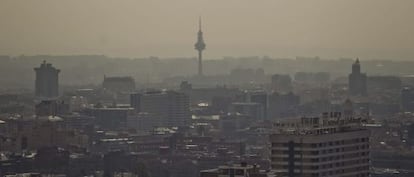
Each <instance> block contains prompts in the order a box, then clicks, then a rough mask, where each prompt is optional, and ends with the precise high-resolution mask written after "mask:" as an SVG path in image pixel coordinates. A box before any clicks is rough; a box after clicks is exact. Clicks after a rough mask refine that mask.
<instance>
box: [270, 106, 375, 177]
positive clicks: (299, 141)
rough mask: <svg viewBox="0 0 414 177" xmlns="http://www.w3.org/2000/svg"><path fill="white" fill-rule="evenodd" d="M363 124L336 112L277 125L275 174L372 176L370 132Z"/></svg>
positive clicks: (293, 176)
mask: <svg viewBox="0 0 414 177" xmlns="http://www.w3.org/2000/svg"><path fill="white" fill-rule="evenodd" d="M361 121H363V120H362V119H361V118H358V119H357V118H353V117H348V116H344V117H343V116H341V113H340V112H335V113H324V114H323V116H322V117H312V118H301V119H298V120H290V121H288V122H279V123H276V124H275V131H276V132H274V133H273V134H272V135H271V136H270V141H271V166H272V170H274V171H275V172H276V174H277V175H280V176H286V177H299V176H300V177H322V176H329V177H334V176H338V177H351V176H352V177H365V176H369V175H370V172H369V170H370V150H369V149H370V146H369V137H370V132H369V130H367V129H364V128H362V126H360V125H361Z"/></svg>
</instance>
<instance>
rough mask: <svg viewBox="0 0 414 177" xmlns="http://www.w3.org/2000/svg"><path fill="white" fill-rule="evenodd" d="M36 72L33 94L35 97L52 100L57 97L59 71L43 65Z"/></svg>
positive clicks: (50, 65) (45, 64) (47, 64)
mask: <svg viewBox="0 0 414 177" xmlns="http://www.w3.org/2000/svg"><path fill="white" fill-rule="evenodd" d="M34 70H35V72H36V82H35V87H36V88H35V89H36V90H35V94H36V96H37V97H43V98H54V97H57V96H59V72H60V70H59V69H56V68H54V67H53V66H52V64H50V63H46V61H43V63H42V64H41V65H40V67H38V68H34Z"/></svg>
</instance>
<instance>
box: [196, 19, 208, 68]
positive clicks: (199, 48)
mask: <svg viewBox="0 0 414 177" xmlns="http://www.w3.org/2000/svg"><path fill="white" fill-rule="evenodd" d="M198 28H199V30H198V33H197V43H196V44H195V45H194V48H195V49H196V50H197V51H198V75H199V76H202V75H203V61H202V59H203V50H204V49H206V44H205V43H204V39H203V32H202V31H201V17H200V19H199V21H198Z"/></svg>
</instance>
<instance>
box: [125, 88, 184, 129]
mask: <svg viewBox="0 0 414 177" xmlns="http://www.w3.org/2000/svg"><path fill="white" fill-rule="evenodd" d="M131 105H133V106H134V108H135V109H136V110H137V111H138V112H142V113H148V114H150V117H152V118H153V119H157V120H159V121H160V124H159V125H162V126H167V127H179V126H185V125H188V123H189V121H190V119H191V112H190V99H189V97H188V96H187V95H186V94H184V93H181V92H175V91H150V92H145V93H142V94H134V95H132V96H131Z"/></svg>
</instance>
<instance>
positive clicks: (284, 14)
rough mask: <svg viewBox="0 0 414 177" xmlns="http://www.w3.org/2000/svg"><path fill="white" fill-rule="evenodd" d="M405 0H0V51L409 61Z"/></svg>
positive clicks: (413, 1)
mask: <svg viewBox="0 0 414 177" xmlns="http://www.w3.org/2000/svg"><path fill="white" fill-rule="evenodd" d="M413 8H414V0H306V1H300V0H65V1H63V0H0V54H7V55H20V54H25V55H33V54H54V55H63V54H105V55H109V56H127V57H146V56H160V57H181V56H182V57H193V56H196V52H195V50H194V49H193V48H194V47H193V45H194V43H195V40H196V32H197V23H198V16H199V15H201V16H202V18H203V27H204V33H205V41H206V44H207V49H206V51H205V57H206V58H221V57H222V56H253V55H257V56H264V55H268V56H272V57H294V56H321V57H325V58H326V57H334V58H338V57H356V56H359V57H365V58H396V59H413V60H414V35H413V34H414V10H413Z"/></svg>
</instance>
